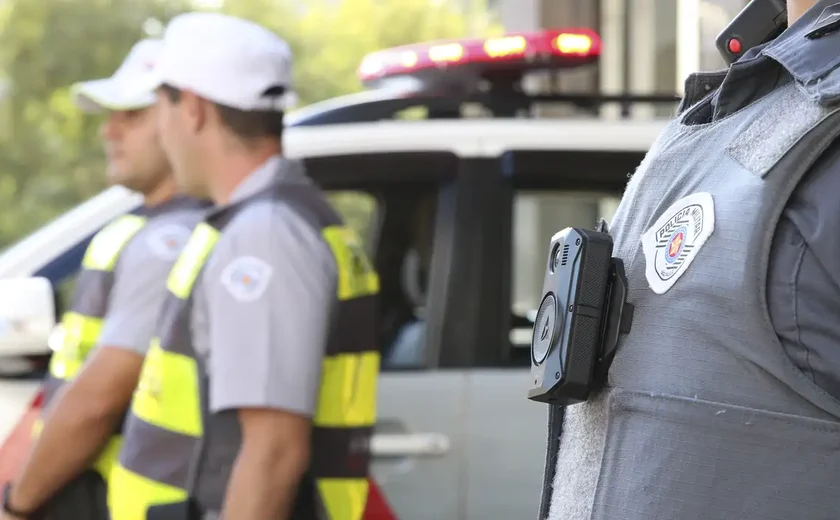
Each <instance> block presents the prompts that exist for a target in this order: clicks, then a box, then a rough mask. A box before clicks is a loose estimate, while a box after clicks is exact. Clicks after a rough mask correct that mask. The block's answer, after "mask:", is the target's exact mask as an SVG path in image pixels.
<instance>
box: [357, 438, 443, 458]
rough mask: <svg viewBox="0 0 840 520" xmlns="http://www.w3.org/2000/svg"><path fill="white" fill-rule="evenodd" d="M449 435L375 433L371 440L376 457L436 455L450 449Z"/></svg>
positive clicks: (371, 449) (372, 450)
mask: <svg viewBox="0 0 840 520" xmlns="http://www.w3.org/2000/svg"><path fill="white" fill-rule="evenodd" d="M449 445H450V443H449V437H447V436H446V435H443V434H441V433H375V434H374V435H373V437H372V438H371V440H370V451H371V454H372V455H373V456H374V457H382V458H384V457H429V456H431V457H435V456H440V455H443V454H445V453H446V452H447V451H449Z"/></svg>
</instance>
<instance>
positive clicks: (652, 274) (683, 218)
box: [642, 193, 715, 294]
mask: <svg viewBox="0 0 840 520" xmlns="http://www.w3.org/2000/svg"><path fill="white" fill-rule="evenodd" d="M714 230H715V208H714V202H713V200H712V195H711V194H710V193H693V194H691V195H689V196H687V197H684V198H682V199H680V200H678V201H677V202H675V203H674V204H672V205H671V207H669V208H668V209H667V210H665V212H664V213H662V215H661V216H660V217H659V219H658V220H657V221H656V222H655V223H654V224H653V226H651V227H650V229H648V230H647V231H646V232H645V233H644V234H643V235H642V250H643V251H644V253H645V262H646V265H645V277H646V278H647V281H648V285H650V288H651V289H652V290H653V292H655V293H656V294H664V293H665V292H666V291H668V289H670V288H671V287H673V285H674V284H675V283H676V282H677V280H679V278H680V276H682V275H683V273H685V271H686V270H687V269H688V266H689V265H691V262H693V261H694V258H695V257H696V256H697V253H698V252H699V251H700V248H701V247H703V244H705V243H706V240H707V239H708V238H709V236H711V234H712V232H713V231H714Z"/></svg>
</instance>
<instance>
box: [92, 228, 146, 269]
mask: <svg viewBox="0 0 840 520" xmlns="http://www.w3.org/2000/svg"><path fill="white" fill-rule="evenodd" d="M145 225H146V219H145V218H143V217H140V216H137V215H123V216H122V217H120V218H118V219H116V220H115V221H113V222H111V223H110V224H108V225H107V226H105V227H104V228H103V229H102V230H101V231H100V232H99V233H97V234H96V236H94V237H93V240H91V242H90V245H89V246H88V248H87V251H85V257H84V259H83V260H82V268H83V269H95V270H98V271H112V270H113V269H114V266H115V265H116V263H117V259H118V258H119V256H120V252H121V251H122V249H123V247H125V245H126V244H127V243H128V241H129V240H131V238H132V237H133V236H134V235H135V234H136V233H137V232H138V231H140V229H142V228H143V226H145Z"/></svg>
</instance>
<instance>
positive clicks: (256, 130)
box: [160, 84, 283, 141]
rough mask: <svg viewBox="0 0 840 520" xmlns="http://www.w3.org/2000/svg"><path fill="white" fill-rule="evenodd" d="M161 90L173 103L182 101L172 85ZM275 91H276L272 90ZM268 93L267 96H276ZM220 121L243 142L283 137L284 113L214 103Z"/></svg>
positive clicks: (177, 90) (178, 91) (176, 89)
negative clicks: (242, 108) (243, 108)
mask: <svg viewBox="0 0 840 520" xmlns="http://www.w3.org/2000/svg"><path fill="white" fill-rule="evenodd" d="M160 88H161V90H162V91H163V93H164V94H165V95H166V97H167V98H168V99H169V101H170V102H172V103H178V101H180V99H181V90H180V89H178V88H177V87H173V86H172V85H166V84H164V85H162V86H161V87H160ZM271 90H274V89H271ZM281 93H282V92H279V93H278V94H281ZM274 94H275V93H274V92H266V95H274ZM213 106H214V107H215V108H216V111H218V113H219V119H220V120H221V121H222V124H224V125H225V126H226V127H228V129H229V130H230V131H231V132H233V134H234V135H236V136H237V137H239V138H240V139H242V140H243V141H251V140H254V139H260V138H264V137H276V138H278V139H279V138H280V137H282V135H283V112H275V111H269V110H239V109H238V108H232V107H229V106H227V105H222V104H220V103H213Z"/></svg>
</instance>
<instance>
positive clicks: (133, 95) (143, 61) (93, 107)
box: [71, 39, 163, 112]
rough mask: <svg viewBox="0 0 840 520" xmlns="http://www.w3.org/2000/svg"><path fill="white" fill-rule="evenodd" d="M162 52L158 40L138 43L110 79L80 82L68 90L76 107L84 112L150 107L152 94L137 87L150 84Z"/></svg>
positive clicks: (152, 99)
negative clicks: (156, 62)
mask: <svg viewBox="0 0 840 520" xmlns="http://www.w3.org/2000/svg"><path fill="white" fill-rule="evenodd" d="M162 49H163V42H162V41H161V40H153V39H145V40H140V41H139V42H137V43H136V44H135V45H134V47H132V48H131V51H130V52H129V53H128V56H126V58H125V61H123V63H122V65H120V68H118V69H117V71H116V72H115V73H114V75H113V76H111V77H110V78H103V79H94V80H91V81H83V82H80V83H76V84H75V85H73V86H72V87H71V94H72V96H73V101H74V102H75V103H76V106H78V107H79V108H80V109H81V110H83V111H85V112H101V111H102V110H137V109H140V108H146V107H148V106H151V105H153V104H154V103H155V94H154V92H150V91H141V90H138V88H137V87H138V85H139V84H143V83H148V82H149V81H150V79H149V77H150V75H151V74H152V72H153V71H154V66H155V61H156V60H157V59H158V56H159V55H160V51H161V50H162Z"/></svg>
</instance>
